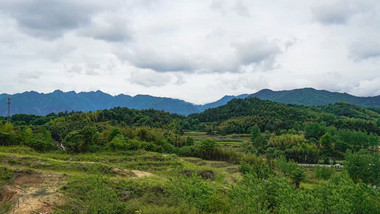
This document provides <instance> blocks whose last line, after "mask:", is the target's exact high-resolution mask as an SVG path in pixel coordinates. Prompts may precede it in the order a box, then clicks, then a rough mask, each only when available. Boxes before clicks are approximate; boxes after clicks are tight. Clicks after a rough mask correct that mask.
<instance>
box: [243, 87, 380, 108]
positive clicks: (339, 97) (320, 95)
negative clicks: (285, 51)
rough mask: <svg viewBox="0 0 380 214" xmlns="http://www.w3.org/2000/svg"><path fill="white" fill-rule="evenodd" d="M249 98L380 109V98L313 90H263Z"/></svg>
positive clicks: (311, 104)
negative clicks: (351, 105) (340, 103)
mask: <svg viewBox="0 0 380 214" xmlns="http://www.w3.org/2000/svg"><path fill="white" fill-rule="evenodd" d="M248 97H257V98H260V99H262V100H270V101H274V102H279V103H286V104H298V105H306V106H322V105H328V104H332V103H337V102H341V101H344V102H348V103H351V104H355V105H358V106H363V107H379V106H380V96H374V97H357V96H353V95H350V94H347V93H338V92H330V91H326V90H316V89H313V88H302V89H294V90H284V91H272V90H269V89H264V90H261V91H259V92H257V93H254V94H251V95H249V96H248Z"/></svg>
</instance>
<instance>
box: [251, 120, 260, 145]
mask: <svg viewBox="0 0 380 214" xmlns="http://www.w3.org/2000/svg"><path fill="white" fill-rule="evenodd" d="M251 142H252V144H253V146H255V147H256V148H257V147H260V146H261V144H262V136H261V132H260V128H259V126H258V125H257V124H256V125H254V126H253V127H252V129H251Z"/></svg>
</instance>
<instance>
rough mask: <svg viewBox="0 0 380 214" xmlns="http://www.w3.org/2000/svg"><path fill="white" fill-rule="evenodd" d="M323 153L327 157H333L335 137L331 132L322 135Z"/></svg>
mask: <svg viewBox="0 0 380 214" xmlns="http://www.w3.org/2000/svg"><path fill="white" fill-rule="evenodd" d="M321 146H322V153H323V155H325V156H326V157H331V156H332V153H333V138H332V136H331V135H330V134H329V133H326V134H324V135H323V136H322V137H321Z"/></svg>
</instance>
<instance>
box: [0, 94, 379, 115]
mask: <svg viewBox="0 0 380 214" xmlns="http://www.w3.org/2000/svg"><path fill="white" fill-rule="evenodd" d="M7 97H11V98H12V104H11V113H12V114H21V113H22V114H36V115H46V114H49V113H58V112H64V111H68V112H70V111H82V112H88V111H96V110H100V109H110V108H113V107H117V106H120V107H128V108H132V109H156V110H164V111H167V112H170V113H177V114H182V115H188V114H192V113H199V112H203V111H204V110H206V109H208V108H214V107H218V106H222V105H225V104H226V103H228V102H229V101H230V100H232V99H234V98H239V99H243V98H246V97H257V98H259V99H262V100H270V101H274V102H279V103H286V104H298V105H306V106H321V105H327V104H331V103H336V102H340V101H345V102H349V103H352V104H355V105H358V106H362V107H380V96H375V97H357V96H353V95H350V94H347V93H337V92H330V91H326V90H316V89H313V88H303V89H294V90H287V91H272V90H269V89H263V90H261V91H259V92H257V93H254V94H242V95H239V96H224V97H223V98H221V99H220V100H217V101H215V102H212V103H208V104H205V105H195V104H192V103H189V102H186V101H183V100H179V99H173V98H166V97H154V96H150V95H136V96H129V95H124V94H120V95H117V96H112V95H110V94H107V93H104V92H102V91H95V92H80V93H76V92H74V91H70V92H62V91H60V90H56V91H54V92H52V93H48V94H44V93H38V92H35V91H29V92H23V93H18V94H13V95H10V94H0V116H6V115H7V112H8V107H7Z"/></svg>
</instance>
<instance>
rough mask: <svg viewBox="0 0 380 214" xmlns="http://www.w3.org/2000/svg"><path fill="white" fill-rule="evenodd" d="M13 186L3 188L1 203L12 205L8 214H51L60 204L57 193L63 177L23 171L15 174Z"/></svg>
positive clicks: (59, 195)
mask: <svg viewBox="0 0 380 214" xmlns="http://www.w3.org/2000/svg"><path fill="white" fill-rule="evenodd" d="M15 175H16V177H15V179H14V184H12V185H7V186H5V188H4V190H3V191H2V192H1V195H2V196H3V197H2V198H3V199H2V200H1V203H13V206H12V207H11V209H10V210H9V211H8V213H15V214H27V213H51V212H53V207H54V206H55V205H57V204H60V202H61V200H60V198H62V195H61V194H60V193H59V192H58V189H59V187H60V186H61V185H62V182H64V176H63V175H59V174H53V173H39V172H34V171H31V170H23V171H20V172H17V173H15Z"/></svg>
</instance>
